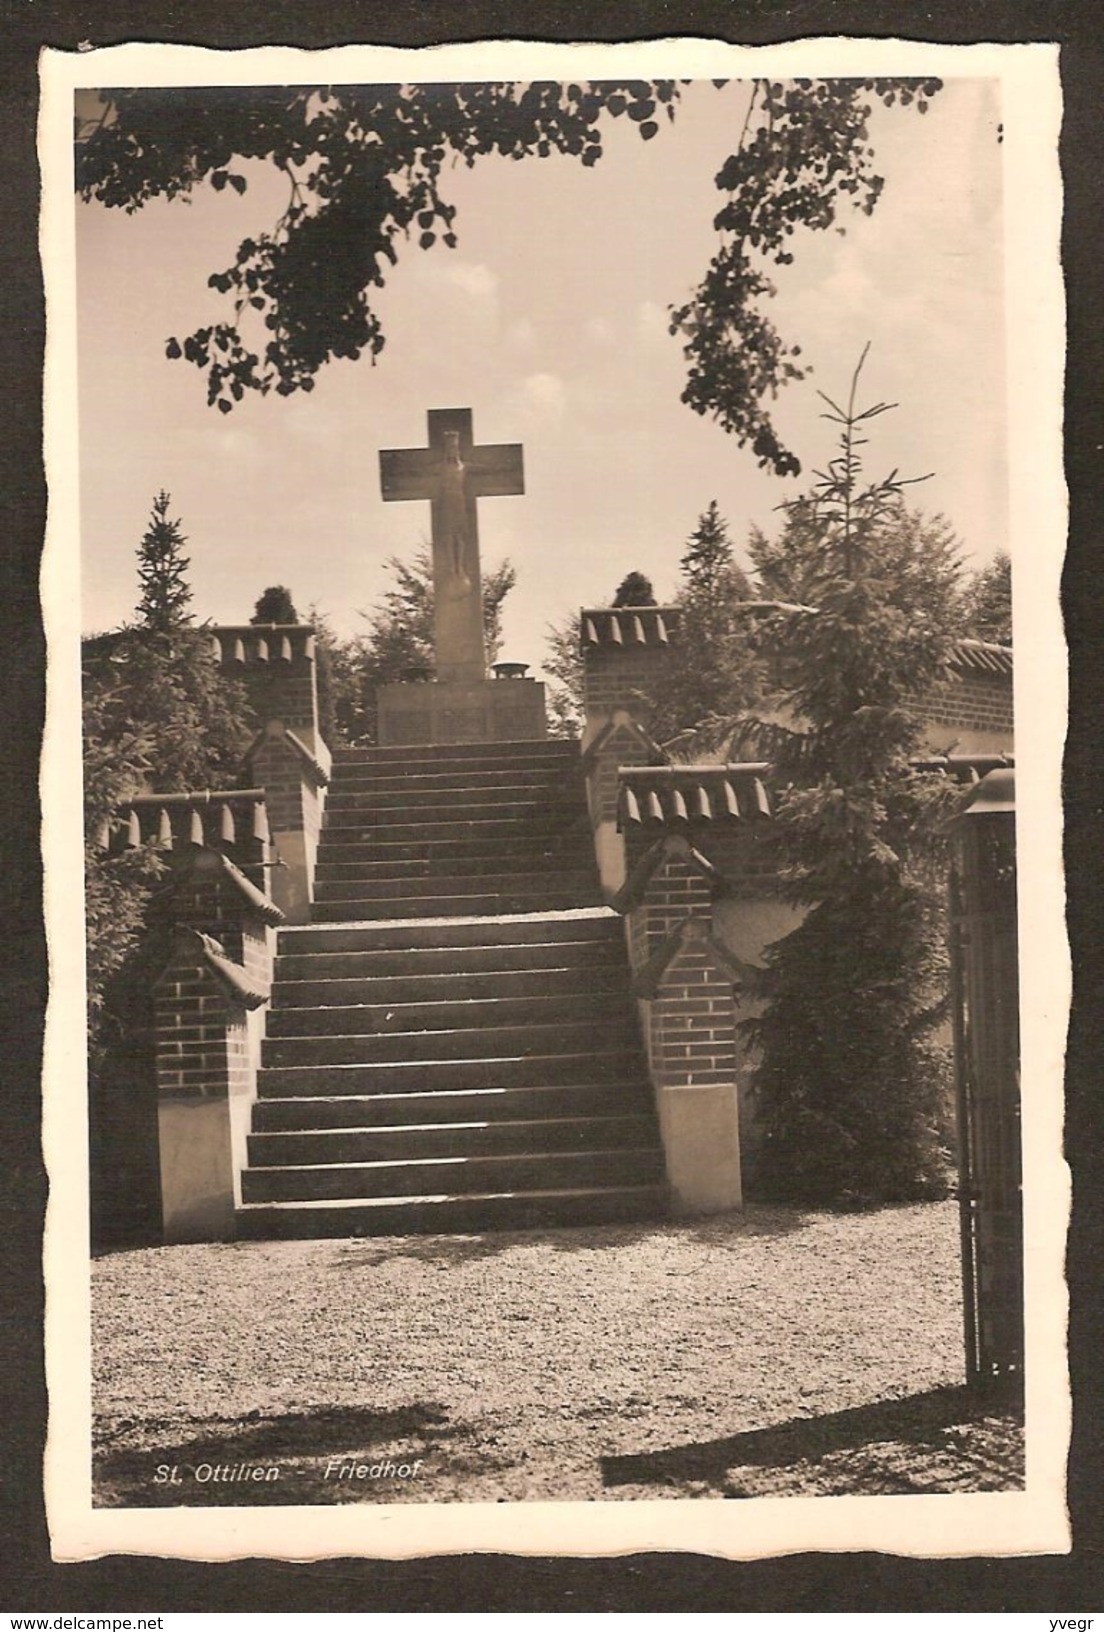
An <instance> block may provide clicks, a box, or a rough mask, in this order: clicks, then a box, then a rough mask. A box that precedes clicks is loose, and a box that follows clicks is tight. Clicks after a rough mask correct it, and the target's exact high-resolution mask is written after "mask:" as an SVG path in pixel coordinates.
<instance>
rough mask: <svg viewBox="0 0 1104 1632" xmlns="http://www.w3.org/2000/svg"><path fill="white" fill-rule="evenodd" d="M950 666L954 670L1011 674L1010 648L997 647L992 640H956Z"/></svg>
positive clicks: (1011, 659)
mask: <svg viewBox="0 0 1104 1632" xmlns="http://www.w3.org/2000/svg"><path fill="white" fill-rule="evenodd" d="M951 664H952V666H953V667H954V668H956V669H977V670H979V671H981V672H983V673H989V674H1011V673H1012V669H1013V658H1012V647H1011V646H999V645H997V643H996V642H995V641H992V640H973V639H969V638H963V639H961V640H956V641H955V643H954V648H953V650H952V653H951Z"/></svg>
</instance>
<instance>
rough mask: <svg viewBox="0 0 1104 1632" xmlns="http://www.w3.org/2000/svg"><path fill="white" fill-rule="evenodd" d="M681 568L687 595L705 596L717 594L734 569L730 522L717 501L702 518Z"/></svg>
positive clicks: (711, 501) (691, 535)
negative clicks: (720, 509)
mask: <svg viewBox="0 0 1104 1632" xmlns="http://www.w3.org/2000/svg"><path fill="white" fill-rule="evenodd" d="M681 566H682V572H683V578H684V580H685V587H686V593H687V594H691V595H697V594H700V595H702V596H707V595H711V594H712V593H714V591H715V590H717V589H718V588H720V586H721V585H722V584H723V583H724V582H725V580H726V578H727V577H728V575H729V574H730V573H731V572H732V571H733V570H734V569H733V560H732V545H731V543H730V542H729V537H728V522H727V521H726V520H725V519H724V517H723V516H722V515H721V513H720V511H719V510H718V508H717V501H716V499H710V501H709V508H708V510H706V511H705V512H704V514H703V515H701V516H699V518H698V525H697V526H696V527H695V528H694V531H693V532H692V533H691V534H690V538H689V541H688V542H687V545H686V552H685V554H684V555H683V557H682V562H681ZM745 587H746V586H745Z"/></svg>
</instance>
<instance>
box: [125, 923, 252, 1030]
mask: <svg viewBox="0 0 1104 1632" xmlns="http://www.w3.org/2000/svg"><path fill="white" fill-rule="evenodd" d="M176 932H177V936H178V938H179V939H180V940H186V941H188V942H192V941H198V942H199V945H200V949H201V952H202V955H203V962H204V963H205V964H206V966H207V969H208V972H209V973H210V974H211V975H212V976H213V977H214V979H215V980H216V981H217V982H218V984H219V985H220V986H221V987H222V989H223V991H224V992H225V993H226V995H227V996H228V997H229V998H230V1000H231V1002H233V1003H240V1004H241V1005H242V1007H243V1008H246V1009H259V1008H261V1007H262V1005H263V1004H265V1003H267V1002H268V1000H269V997H270V996H271V993H272V988H271V986H270V985H269V984H268V982H266V981H260V980H257V979H256V978H255V977H254V976H253V975H250V974H249V973H248V972H247V971H246V970H245V969H244V968H243V967H242V965H241V964H240V963H235V962H234V960H233V958H230V957H227V955H226V948H225V947H224V946H223V944H222V942H221V941H216V940H215V937H214V936H213V935H205V934H204V933H203V931H202V930H201V929H192V928H191V927H190V925H188V924H177V926H176ZM171 968H172V960H171V958H170V960H169V963H168V964H166V966H165V968H164V969H163V970H162V971H161V973H160V975H158V977H157V979H156V981H155V982H154V985H155V986H158V985H160V984H161V982H162V981H163V980H164V979H165V978H166V976H167V975H168V974H169V973H170V970H171Z"/></svg>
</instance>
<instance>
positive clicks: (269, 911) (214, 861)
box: [178, 846, 284, 927]
mask: <svg viewBox="0 0 1104 1632" xmlns="http://www.w3.org/2000/svg"><path fill="white" fill-rule="evenodd" d="M192 873H221V874H223V875H225V877H226V878H227V879H228V880H229V881H230V883H231V884H232V885H233V887H234V888H235V889H236V890H237V892H238V894H239V895H240V896H241V897H242V899H243V900H244V901H245V902H246V904H247V905H248V906H249V907H250V908H251V909H252V911H253V913H254V914H255V916H256V917H258V918H260V919H261V920H262V921H263V922H264V923H266V924H271V925H272V926H273V927H275V926H276V925H278V924H282V923H283V922H284V915H283V913H282V912H281V911H280V908H279V907H278V906H277V905H276V903H275V901H272V900H270V899H269V897H268V896H267V895H265V893H264V891H263V890H259V889H258V888H257V886H256V885H255V884H254V883H252V881H251V880H250V879H248V878H246V876H245V874H244V873H243V872H242V870H241V868H240V867H236V866H235V865H234V863H233V862H232V861H231V860H230V857H229V856H227V855H225V854H224V853H223V852H222V851H221V850H211V849H208V848H206V847H199V846H197V847H196V848H195V850H194V851H193V853H192V856H191V857H190V859H189V861H188V862H187V864H186V867H185V869H184V874H183V875H181V874H178V878H179V877H181V876H185V875H187V874H192Z"/></svg>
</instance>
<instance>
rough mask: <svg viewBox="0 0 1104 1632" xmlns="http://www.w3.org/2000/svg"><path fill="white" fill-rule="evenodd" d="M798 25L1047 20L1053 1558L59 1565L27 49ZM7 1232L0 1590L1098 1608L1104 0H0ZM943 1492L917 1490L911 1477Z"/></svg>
mask: <svg viewBox="0 0 1104 1632" xmlns="http://www.w3.org/2000/svg"><path fill="white" fill-rule="evenodd" d="M817 34H853V35H866V36H875V37H878V36H903V37H906V38H918V39H925V40H933V41H946V42H969V41H972V40H1057V41H1059V42H1060V43H1061V46H1062V56H1061V69H1062V82H1063V95H1064V101H1065V115H1064V125H1063V135H1062V155H1061V156H1062V168H1063V176H1064V184H1065V189H1066V221H1065V228H1064V233H1063V259H1064V265H1065V269H1066V281H1067V300H1068V326H1069V373H1068V381H1067V392H1066V410H1067V425H1066V469H1067V480H1068V483H1069V487H1070V500H1071V517H1070V521H1071V538H1070V548H1069V554H1068V558H1067V565H1066V571H1065V581H1064V609H1065V615H1066V628H1067V639H1068V642H1069V647H1070V665H1071V698H1070V737H1069V743H1068V746H1067V754H1066V796H1067V815H1066V846H1067V857H1066V861H1067V882H1068V890H1069V897H1070V901H1069V929H1070V939H1071V943H1072V947H1073V955H1074V964H1075V1007H1074V1018H1073V1024H1072V1028H1071V1033H1070V1048H1069V1060H1068V1086H1067V1154H1068V1157H1069V1161H1070V1165H1071V1168H1072V1170H1073V1176H1074V1218H1073V1228H1072V1232H1071V1238H1070V1253H1069V1279H1070V1288H1071V1330H1070V1341H1071V1363H1072V1372H1073V1384H1074V1439H1073V1448H1072V1454H1071V1461H1070V1474H1069V1500H1070V1509H1071V1515H1072V1520H1073V1528H1074V1552H1073V1554H1072V1555H1071V1556H1070V1557H1068V1558H1064V1557H1063V1558H1020V1559H963V1560H952V1561H939V1560H911V1559H899V1558H893V1557H889V1556H885V1555H881V1554H869V1553H867V1554H848V1555H839V1556H836V1555H821V1554H805V1555H801V1556H798V1557H794V1558H788V1559H778V1560H763V1561H759V1562H755V1563H729V1562H727V1561H721V1560H716V1559H710V1558H706V1557H704V1556H700V1555H696V1554H695V1555H689V1554H643V1553H642V1554H636V1555H633V1556H631V1557H627V1558H621V1559H593V1560H588V1559H562V1558H549V1559H521V1558H512V1557H507V1556H503V1555H493V1556H492V1555H474V1554H466V1555H462V1556H453V1557H439V1558H433V1559H426V1560H413V1561H409V1562H403V1563H388V1562H381V1561H378V1560H363V1559H338V1560H334V1561H331V1562H325V1563H319V1564H311V1565H290V1564H282V1563H273V1562H269V1561H261V1560H247V1561H244V1562H242V1563H233V1564H220V1565H198V1564H190V1563H182V1562H178V1561H174V1560H169V1559H142V1558H134V1557H124V1556H111V1557H108V1558H103V1559H100V1560H97V1561H94V1562H92V1563H88V1564H74V1565H55V1564H53V1563H52V1562H51V1560H50V1557H49V1546H48V1541H47V1536H46V1526H45V1518H44V1513H43V1506H42V1475H41V1458H42V1449H43V1442H44V1432H45V1420H46V1397H45V1383H44V1372H43V1356H42V1273H41V1231H42V1219H43V1213H44V1207H45V1200H46V1183H45V1175H44V1172H43V1170H42V1164H41V1154H40V1148H39V1071H40V1066H41V1027H42V1013H43V1007H44V1002H45V992H46V973H47V971H46V951H45V943H44V939H43V934H42V922H41V907H40V900H41V866H40V862H39V854H38V819H39V812H38V804H37V789H36V781H37V776H36V766H37V755H38V746H39V741H40V738H41V731H42V720H43V708H44V655H43V643H42V632H41V622H40V618H39V611H38V563H39V553H40V549H41V541H42V535H43V529H44V524H45V505H46V493H45V486H44V482H43V473H42V459H41V373H42V355H43V311H42V291H41V279H40V270H39V264H38V253H37V212H38V169H37V160H36V154H35V121H36V117H37V99H38V82H37V56H38V52H39V51H40V50H41V49H42V48H43V47H45V46H53V47H56V48H58V49H62V50H74V49H75V48H76V47H77V45H78V44H80V43H81V42H83V41H90V42H91V43H92V44H93V45H96V46H102V45H112V44H116V43H120V42H122V41H125V40H153V41H179V42H182V43H186V44H196V45H208V46H218V47H223V48H233V47H244V46H250V45H261V44H287V45H299V46H313V47H321V46H328V45H341V44H349V43H376V44H394V45H427V44H439V43H444V42H446V41H449V40H471V39H481V38H492V37H500V38H501V37H512V38H523V39H556V40H591V39H602V40H606V39H609V40H615V39H633V38H638V39H643V38H662V37H664V36H670V35H700V36H705V37H709V38H721V39H728V40H733V41H736V42H739V43H744V44H758V43H767V42H771V41H775V40H783V39H792V38H800V37H807V36H810V35H817ZM0 50H2V63H3V70H4V78H3V93H2V97H0V120H2V131H0V347H2V374H0V385H2V388H3V392H4V397H5V399H6V400H5V402H4V412H3V433H2V436H0V475H2V481H0V506H2V512H0V529H2V530H0V573H2V577H0V614H2V622H0V687H2V690H0V696H2V697H3V699H4V707H3V709H2V710H0V721H2V724H0V773H2V774H0V839H2V845H3V864H2V866H0V888H2V897H0V956H2V958H3V985H2V987H0V990H2V991H3V994H4V998H5V1002H4V1005H3V1010H2V1012H0V1024H2V1028H3V1029H2V1031H0V1151H2V1153H3V1159H2V1161H0V1240H2V1245H3V1251H4V1269H3V1279H2V1281H0V1286H2V1289H3V1304H4V1314H5V1317H6V1318H5V1320H4V1323H3V1336H2V1338H0V1342H2V1344H3V1347H2V1349H0V1390H2V1394H0V1410H2V1416H0V1503H2V1504H3V1512H2V1514H0V1524H2V1527H3V1528H2V1530H0V1608H3V1609H7V1610H14V1611H17V1612H18V1611H22V1610H32V1611H33V1610H69V1611H85V1612H88V1611H94V1610H112V1611H117V1612H126V1611H131V1612H142V1611H147V1612H151V1611H152V1612H156V1611H159V1610H161V1611H179V1610H207V1611H217V1610H244V1611H264V1610H275V1609H281V1610H293V1611H294V1610H313V1611H337V1610H365V1611H373V1612H377V1613H378V1612H380V1611H384V1610H404V1611H409V1610H436V1611H449V1610H453V1611H459V1610H482V1611H485V1612H487V1611H489V1612H503V1611H508V1610H550V1611H581V1610H598V1611H605V1612H610V1611H625V1610H651V1611H660V1610H675V1609H678V1610H689V1611H708V1610H713V1611H716V1610H730V1611H739V1610H767V1611H778V1610H791V1611H794V1610H798V1611H800V1610H808V1611H812V1612H816V1611H826V1610H827V1611H841V1610H850V1611H868V1612H870V1611H886V1610H906V1609H911V1610H941V1611H955V1610H958V1611H961V1610H970V1609H973V1610H1029V1609H1035V1610H1040V1611H1044V1610H1048V1611H1051V1612H1052V1613H1062V1612H1067V1613H1068V1612H1071V1611H1076V1610H1084V1611H1089V1612H1092V1611H1093V1610H1094V1609H1101V1608H1104V1560H1102V1556H1101V1554H1102V1547H1104V1535H1102V1526H1101V1496H1100V1488H1099V1487H1100V1476H1101V1471H1102V1469H1104V1459H1102V1457H1101V1454H1100V1453H1101V1424H1102V1410H1101V1404H1102V1401H1101V1393H1102V1390H1101V1379H1100V1372H1101V1367H1102V1365H1104V1342H1102V1335H1104V1334H1102V1330H1101V1327H1102V1320H1101V1300H1100V1278H1101V1275H1100V1271H1101V1265H1102V1263H1104V1239H1102V1228H1101V1213H1100V1205H1099V1203H1100V1195H1101V1190H1102V1188H1104V1171H1102V1168H1104V1163H1102V1160H1101V1141H1100V1123H1099V1115H1098V1111H1097V1105H1098V1099H1099V1086H1098V1084H1099V1061H1100V1056H1101V1050H1100V1047H1099V1043H1100V1027H1101V1017H1100V1009H1099V994H1100V991H1101V987H1102V984H1104V980H1102V974H1104V971H1102V962H1104V959H1102V944H1101V943H1102V939H1104V933H1102V931H1104V913H1102V910H1101V907H1100V905H1099V903H1100V902H1101V899H1102V895H1104V892H1102V890H1101V887H1100V886H1101V882H1102V881H1101V857H1102V852H1104V846H1102V844H1101V827H1102V822H1104V785H1102V781H1101V777H1100V773H1099V765H1098V759H1099V748H1098V743H1097V737H1096V733H1097V722H1098V721H1099V720H1100V719H1101V718H1102V709H1101V694H1102V691H1104V672H1102V664H1101V648H1102V645H1104V637H1102V635H1101V633H1100V631H1101V618H1100V612H1101V604H1100V603H1101V581H1102V577H1104V574H1102V571H1101V559H1102V556H1104V525H1102V518H1101V505H1100V479H1101V467H1102V462H1104V460H1102V445H1104V416H1102V412H1101V408H1102V403H1101V379H1102V377H1104V346H1102V343H1101V319H1100V304H1101V291H1100V279H1099V263H1100V258H1101V255H1102V254H1104V237H1102V234H1101V227H1100V224H1101V221H1102V219H1104V153H1102V151H1101V148H1102V143H1101V124H1102V120H1101V114H1100V99H1101V95H1102V92H1104V84H1102V78H1101V61H1102V57H1104V8H1102V7H1101V5H1100V0H1086V3H1083V4H1080V3H1078V4H1075V3H1073V0H1069V3H1061V0H1057V3H1055V0H1050V3H1046V0H941V3H938V4H932V5H925V4H913V3H908V0H896V3H891V4H877V3H874V0H869V3H853V0H804V3H794V4H776V3H772V0H700V3H697V4H695V3H681V0H619V3H616V4H613V3H609V0H607V4H605V5H595V4H594V3H593V0H587V3H585V4H582V3H578V0H571V3H568V4H564V3H560V4H557V3H554V0H553V3H544V4H525V3H521V0H514V3H512V4H511V3H491V0H468V3H467V4H465V5H460V4H458V3H457V0H391V3H390V4H378V3H376V0H359V3H357V0H315V3H313V4H312V3H311V0H187V3H186V4H180V3H174V0H97V3H93V4H83V5H82V4H76V3H66V0H53V3H51V0H43V3H37V0H0ZM932 1499H933V1500H939V1498H938V1497H935V1498H932Z"/></svg>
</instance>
